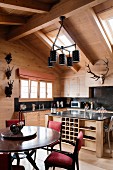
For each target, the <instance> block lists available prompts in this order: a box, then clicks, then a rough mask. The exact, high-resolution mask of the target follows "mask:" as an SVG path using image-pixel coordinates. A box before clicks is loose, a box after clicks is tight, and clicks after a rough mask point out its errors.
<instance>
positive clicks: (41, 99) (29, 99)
mask: <svg viewBox="0 0 113 170" xmlns="http://www.w3.org/2000/svg"><path fill="white" fill-rule="evenodd" d="M21 80H27V81H28V98H21ZM31 81H36V82H37V98H30V92H31V88H30V87H31ZM40 82H45V83H46V92H45V93H46V97H45V98H40ZM47 83H52V98H47ZM19 87H20V88H19V89H20V92H19V101H47V100H48V101H50V100H53V82H52V81H43V80H29V79H24V78H21V79H20V80H19Z"/></svg>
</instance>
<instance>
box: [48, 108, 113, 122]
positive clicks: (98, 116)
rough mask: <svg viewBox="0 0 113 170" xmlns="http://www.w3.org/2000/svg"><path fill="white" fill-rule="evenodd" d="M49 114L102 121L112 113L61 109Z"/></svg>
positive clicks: (112, 114)
mask: <svg viewBox="0 0 113 170" xmlns="http://www.w3.org/2000/svg"><path fill="white" fill-rule="evenodd" d="M48 115H49V116H60V117H70V118H71V117H72V118H78V119H88V120H96V121H103V120H105V119H108V118H111V116H113V113H109V114H108V113H107V112H105V113H98V112H95V111H92V110H91V111H86V112H85V111H81V110H70V111H61V112H56V113H49V114H48Z"/></svg>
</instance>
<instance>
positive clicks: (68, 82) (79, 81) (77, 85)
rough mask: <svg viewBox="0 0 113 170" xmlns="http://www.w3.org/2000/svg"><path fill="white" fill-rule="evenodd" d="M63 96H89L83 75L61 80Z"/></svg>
mask: <svg viewBox="0 0 113 170" xmlns="http://www.w3.org/2000/svg"><path fill="white" fill-rule="evenodd" d="M61 97H89V88H88V87H86V86H85V80H84V77H83V76H80V77H73V78H64V79H62V80H61Z"/></svg>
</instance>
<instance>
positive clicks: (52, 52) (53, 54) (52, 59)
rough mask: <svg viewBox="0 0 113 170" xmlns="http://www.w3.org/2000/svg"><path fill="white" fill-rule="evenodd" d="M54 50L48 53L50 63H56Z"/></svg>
mask: <svg viewBox="0 0 113 170" xmlns="http://www.w3.org/2000/svg"><path fill="white" fill-rule="evenodd" d="M56 58H57V56H56V50H53V51H50V62H53V63H56V60H57V59H56Z"/></svg>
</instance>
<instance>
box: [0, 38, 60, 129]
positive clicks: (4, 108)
mask: <svg viewBox="0 0 113 170" xmlns="http://www.w3.org/2000/svg"><path fill="white" fill-rule="evenodd" d="M9 52H10V53H11V54H12V62H11V68H12V66H14V68H13V71H12V75H11V79H12V80H14V86H13V91H12V96H11V97H10V98H6V96H5V93H4V90H5V86H7V82H8V80H7V79H6V77H5V69H6V68H7V64H6V61H5V59H4V58H5V56H6V54H8V53H9ZM17 68H24V69H30V70H34V71H39V72H43V73H50V74H51V73H52V74H54V75H55V76H57V79H55V84H56V85H55V86H56V89H57V92H56V91H55V89H54V92H55V94H57V95H58V92H59V91H60V89H59V88H60V85H59V81H60V78H59V76H58V75H57V74H56V73H54V72H53V70H52V69H50V68H48V67H47V66H46V65H44V64H40V60H39V59H38V57H37V56H36V55H34V54H33V53H32V52H30V51H29V50H28V49H27V48H26V47H24V46H22V45H21V44H20V43H18V42H16V43H15V42H14V43H12V42H8V41H5V40H3V39H0V128H4V127H5V120H6V119H11V118H12V117H13V113H14V98H18V97H19V77H18V76H17V72H16V70H17ZM57 85H58V86H57Z"/></svg>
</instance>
